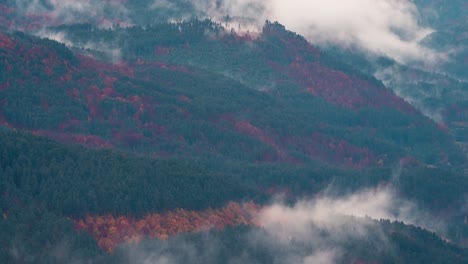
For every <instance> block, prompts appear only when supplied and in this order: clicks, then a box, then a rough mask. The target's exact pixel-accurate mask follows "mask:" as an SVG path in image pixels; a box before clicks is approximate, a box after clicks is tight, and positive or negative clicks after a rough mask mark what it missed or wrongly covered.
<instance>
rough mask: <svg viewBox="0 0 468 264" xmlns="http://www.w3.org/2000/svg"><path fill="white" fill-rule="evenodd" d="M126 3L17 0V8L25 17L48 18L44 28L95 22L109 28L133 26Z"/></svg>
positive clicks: (99, 0)
mask: <svg viewBox="0 0 468 264" xmlns="http://www.w3.org/2000/svg"><path fill="white" fill-rule="evenodd" d="M125 2H126V1H123V0H122V1H120V0H116V1H101V0H32V1H31V0H16V8H17V9H18V10H19V11H20V14H23V15H28V14H34V15H44V16H46V17H47V18H48V20H46V21H43V22H44V23H48V24H46V25H43V26H50V25H56V24H74V23H88V22H89V23H91V22H93V23H97V24H98V25H99V26H103V27H109V26H112V25H113V23H118V24H120V25H121V26H126V25H130V24H131V21H130V20H129V18H128V17H129V16H128V14H129V11H128V9H127V8H126V6H125ZM109 19H111V20H109ZM112 19H115V21H113V20H112Z"/></svg>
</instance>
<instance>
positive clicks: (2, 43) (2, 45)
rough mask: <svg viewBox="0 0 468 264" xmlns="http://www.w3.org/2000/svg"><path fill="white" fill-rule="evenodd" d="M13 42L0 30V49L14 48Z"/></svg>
mask: <svg viewBox="0 0 468 264" xmlns="http://www.w3.org/2000/svg"><path fill="white" fill-rule="evenodd" d="M15 45H16V44H15V42H14V41H13V40H11V39H10V38H9V37H8V36H5V35H4V34H3V33H2V32H0V49H10V50H12V49H14V48H15Z"/></svg>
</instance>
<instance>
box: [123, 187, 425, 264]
mask: <svg viewBox="0 0 468 264" xmlns="http://www.w3.org/2000/svg"><path fill="white" fill-rule="evenodd" d="M423 216H424V215H423V214H421V213H420V212H419V211H418V210H417V208H416V206H415V205H414V204H413V203H411V202H409V201H406V200H403V199H400V198H398V197H397V195H396V194H395V193H394V191H393V190H392V189H390V188H384V187H376V188H372V189H365V190H362V191H360V192H356V193H353V194H349V195H346V196H341V197H331V196H328V195H324V196H322V197H318V198H315V199H312V200H303V201H299V202H297V203H295V204H293V205H287V204H285V203H283V202H281V201H279V202H275V203H273V204H272V205H270V206H266V207H264V208H263V209H262V210H261V211H260V212H259V214H258V217H257V222H258V225H259V227H260V228H258V229H252V230H250V231H248V232H247V233H245V232H244V233H242V232H240V233H237V239H238V240H239V241H240V243H241V244H242V245H243V249H241V250H240V251H239V249H238V248H236V249H230V248H229V250H228V251H229V253H228V254H227V258H226V259H223V257H225V255H226V252H224V251H223V247H225V246H226V245H227V246H228V247H229V246H231V245H232V244H225V242H224V241H222V238H220V237H219V236H216V235H215V234H213V233H211V234H210V233H207V234H203V235H202V239H201V240H199V241H198V242H194V241H193V240H191V239H187V238H184V236H178V237H176V238H173V239H169V240H168V241H152V242H148V243H143V244H144V245H143V246H139V245H127V246H124V247H121V248H120V249H119V254H121V255H122V256H124V258H125V259H127V260H128V261H129V262H138V263H174V264H175V263H185V262H187V261H190V262H191V263H219V261H220V259H222V261H223V262H224V263H261V262H262V261H268V262H271V263H302V264H309V263H322V264H331V263H337V262H341V261H343V260H345V259H346V258H349V257H350V253H349V252H348V250H349V244H350V243H351V244H355V243H370V245H372V247H373V249H369V250H375V251H376V252H383V253H385V254H392V252H393V250H394V244H393V242H391V239H389V237H388V236H387V234H386V233H385V231H384V230H383V229H382V227H381V226H380V225H379V224H378V223H377V222H376V221H374V220H379V219H390V220H399V221H403V222H405V223H407V224H418V223H422V222H423V221H422V217H423ZM236 232H238V231H236ZM239 236H240V237H239ZM220 239H221V240H220ZM359 241H364V242H359ZM366 241H367V242H366ZM229 243H232V242H229ZM234 245H236V243H234ZM362 245H364V244H362ZM229 254H231V255H229ZM351 255H352V254H351ZM377 255H378V254H377ZM259 256H260V257H261V258H263V259H262V260H259ZM358 257H359V256H358Z"/></svg>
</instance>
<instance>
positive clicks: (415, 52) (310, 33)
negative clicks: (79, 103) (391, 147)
mask: <svg viewBox="0 0 468 264" xmlns="http://www.w3.org/2000/svg"><path fill="white" fill-rule="evenodd" d="M16 5H17V7H18V8H19V9H20V10H22V11H23V12H24V13H34V14H47V16H48V17H50V18H51V21H52V22H61V23H83V22H96V23H97V24H99V25H101V26H105V27H109V26H112V25H113V23H119V24H121V26H122V25H123V26H125V25H130V24H131V19H130V17H141V16H148V17H151V14H152V13H151V12H155V13H158V14H164V12H166V13H167V14H170V15H173V16H179V17H174V19H178V18H179V19H180V18H184V17H185V18H187V17H188V16H198V17H210V18H213V19H214V20H217V21H219V22H221V23H223V24H224V23H226V17H227V16H229V17H230V18H231V22H232V24H229V27H231V26H232V27H233V28H235V29H239V25H240V26H241V29H242V30H243V31H246V30H249V31H254V30H259V29H260V28H261V27H262V26H263V24H264V22H265V20H272V21H278V22H280V23H281V24H284V25H285V26H286V27H287V28H288V29H290V30H292V31H295V32H297V33H299V34H301V35H303V36H305V37H306V38H307V39H308V40H309V41H310V42H311V43H314V44H319V45H323V44H329V43H331V44H333V45H340V46H343V47H354V48H361V49H363V50H365V51H369V52H371V53H373V54H377V55H384V56H388V57H390V58H392V59H394V60H395V61H397V62H399V63H404V64H407V63H411V62H423V63H425V64H427V65H431V64H435V63H436V62H438V61H440V60H442V59H443V57H444V56H442V55H440V54H439V53H437V52H435V51H434V50H432V49H430V48H428V47H425V46H424V45H422V44H420V42H421V40H422V39H424V38H425V37H426V36H427V35H429V34H430V33H432V32H433V30H432V29H430V28H428V27H424V26H422V25H421V24H420V23H419V21H420V15H419V11H418V10H417V7H416V6H415V4H414V3H413V2H412V1H409V0H348V1H342V0H290V1H283V0H217V1H213V0H184V1H168V0H154V1H149V3H148V8H147V10H146V11H145V12H144V14H132V12H133V11H132V10H129V9H128V8H127V5H126V1H100V0H76V1H75V0H73V1H72V0H47V1H43V0H33V1H27V0H17V1H16ZM188 6H191V7H192V11H190V9H188ZM161 12H162V13H161ZM143 21H145V19H143Z"/></svg>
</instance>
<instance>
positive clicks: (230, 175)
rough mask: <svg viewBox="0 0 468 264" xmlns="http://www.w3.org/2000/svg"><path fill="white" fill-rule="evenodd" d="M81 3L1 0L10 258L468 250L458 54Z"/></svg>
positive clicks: (1, 163) (0, 137)
mask: <svg viewBox="0 0 468 264" xmlns="http://www.w3.org/2000/svg"><path fill="white" fill-rule="evenodd" d="M150 2H151V3H152V4H151V3H150ZM163 2H164V1H163ZM417 2H418V3H417V4H418V5H419V4H421V5H422V4H424V1H417ZM431 3H434V5H432V6H431V8H433V7H435V3H436V1H432V2H431ZM457 3H458V2H457ZM81 4H82V6H76V5H73V4H72V3H69V2H66V3H64V4H63V5H60V4H57V3H55V2H49V1H33V2H31V3H30V2H27V1H26V2H22V1H19V2H18V1H10V0H6V1H0V10H1V11H2V12H1V14H0V155H1V156H0V195H2V199H1V203H0V206H1V207H0V213H1V215H2V216H3V217H0V234H1V235H0V244H1V246H0V259H4V260H5V262H6V263H64V262H77V263H81V262H84V263H135V262H137V263H140V262H141V263H147V262H151V263H153V262H156V263H161V262H162V263H186V262H187V261H189V260H190V261H191V262H193V263H226V262H227V261H230V262H229V263H231V262H232V263H239V262H244V263H308V262H315V261H322V262H325V263H408V262H411V263H428V262H434V263H466V262H467V261H468V252H467V251H466V249H465V248H463V247H466V246H467V243H468V242H467V241H468V225H467V224H466V213H467V212H466V194H467V186H468V180H467V179H468V178H467V175H466V172H467V164H468V162H467V156H466V153H467V152H464V150H463V147H464V146H465V147H466V141H467V138H466V135H467V134H466V133H465V132H466V129H465V123H466V120H465V119H466V114H465V113H466V100H465V97H466V96H465V95H466V89H465V87H466V82H465V81H464V80H462V79H459V78H460V76H463V75H464V74H465V72H464V69H465V68H463V67H462V66H461V65H462V64H460V61H458V60H454V61H450V63H451V64H450V63H448V64H447V65H444V67H446V68H445V69H446V71H443V72H430V71H428V70H427V69H424V68H418V67H412V66H411V65H403V64H399V63H397V62H395V61H393V60H391V59H389V58H383V57H369V56H367V55H364V54H362V53H360V52H361V51H357V50H353V49H345V50H344V49H341V47H336V46H320V47H319V46H315V45H312V44H310V43H309V42H308V41H307V40H306V39H305V38H304V37H302V36H301V35H299V34H297V33H295V32H292V31H290V30H288V29H287V28H286V27H285V26H283V25H282V24H280V23H279V22H270V21H266V22H265V24H264V25H263V27H262V28H261V30H260V31H259V32H243V31H241V30H240V25H239V30H238V31H236V30H234V29H231V30H229V29H228V28H227V26H228V23H227V22H228V20H229V19H230V18H229V17H228V16H227V17H226V24H224V25H223V23H218V22H216V21H215V20H212V19H202V18H191V19H177V20H175V19H171V18H173V17H178V16H182V17H184V14H192V15H191V16H185V17H194V16H195V15H194V14H197V13H196V12H198V11H196V10H195V9H196V7H195V4H193V3H192V2H186V1H175V2H174V3H173V5H169V4H167V3H166V4H165V5H164V6H165V7H164V8H166V9H164V8H162V9H161V8H160V6H157V5H161V1H154V2H153V1H141V2H138V3H137V2H135V1H128V2H127V1H105V3H102V4H99V5H96V6H95V10H96V11H95V12H94V14H93V12H91V13H88V12H85V13H86V14H84V13H83V10H85V9H86V7H87V6H88V5H91V4H96V3H95V2H94V1H88V2H86V3H84V2H83V3H81ZM426 4H427V3H426ZM149 5H151V7H150V8H148V6H149ZM153 5H154V6H157V7H152V6H153ZM428 8H429V7H428ZM456 11H457V10H456V9H448V10H447V12H448V13H449V14H452V15H453V16H454V20H450V21H447V20H442V19H440V20H427V21H425V23H432V24H431V25H434V26H438V27H439V28H442V27H445V26H444V25H447V30H448V31H450V30H452V33H453V34H451V37H454V38H457V37H456V34H455V32H460V31H459V29H458V26H460V25H461V26H463V23H461V24H460V23H456V21H458V20H459V18H457V17H459V16H463V14H458V13H457V12H456ZM157 14H159V15H160V16H156V15H157ZM168 20H170V21H172V22H167V21H168ZM130 21H131V22H132V23H130ZM443 32H445V31H443V30H442V29H441V30H440V31H439V32H436V33H434V35H431V36H429V37H428V38H427V39H426V40H425V41H427V42H428V43H429V42H431V43H432V44H431V45H434V47H435V46H437V45H442V42H440V41H439V40H440V39H442V38H443V37H441V36H440V35H438V34H445V33H443ZM457 41H459V42H457V43H459V44H460V45H462V44H463V43H464V42H463V41H464V39H463V38H457ZM444 45H445V44H444ZM446 45H449V44H448V42H447V43H446ZM457 45H458V44H457ZM441 49H442V48H441ZM450 65H452V66H453V67H452V66H450ZM384 69H385V70H387V71H383V70H384ZM388 69H390V70H388ZM377 72H379V73H380V74H376V73H377ZM395 76H398V78H396V77H395ZM397 88H398V89H397ZM434 109H436V110H437V111H433V110H434ZM439 109H440V111H439ZM435 113H437V114H439V116H440V120H439V119H437V118H435V117H434V116H435V115H434V114H435ZM465 150H466V149H465ZM388 219H389V220H388ZM434 232H435V233H434Z"/></svg>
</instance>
